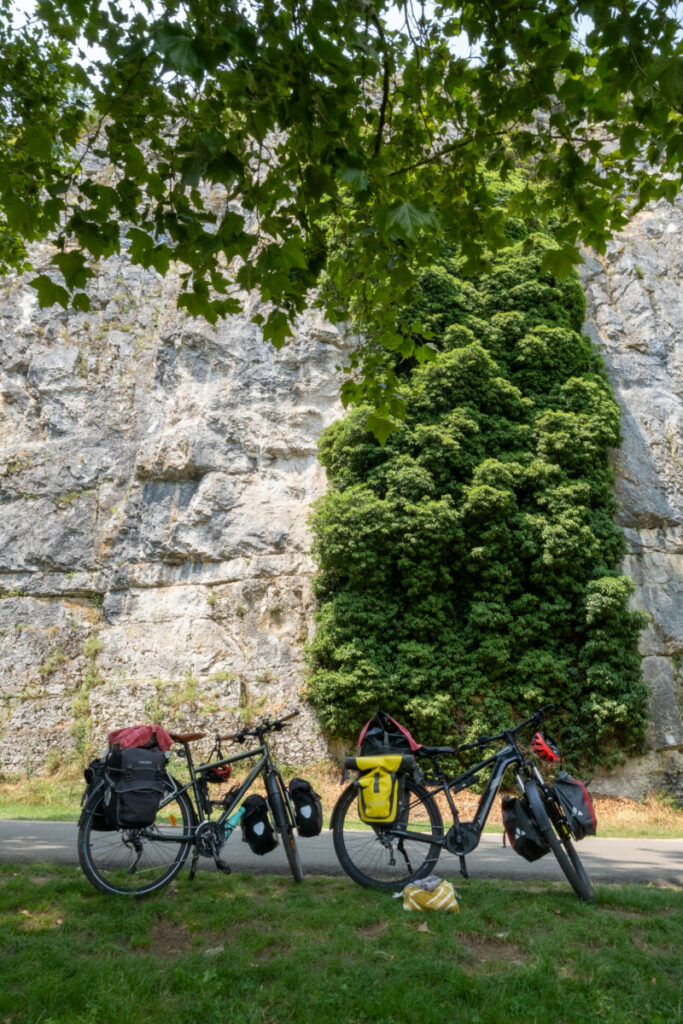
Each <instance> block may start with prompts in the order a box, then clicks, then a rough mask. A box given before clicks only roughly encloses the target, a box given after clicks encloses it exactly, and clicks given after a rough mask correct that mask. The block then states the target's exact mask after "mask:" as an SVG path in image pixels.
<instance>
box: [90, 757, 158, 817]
mask: <svg viewBox="0 0 683 1024" xmlns="http://www.w3.org/2000/svg"><path fill="white" fill-rule="evenodd" d="M165 776H166V758H165V756H164V754H163V753H162V751H161V750H159V749H158V748H153V749H145V748H142V747H124V748H123V749H120V748H118V747H114V748H113V749H112V750H111V751H110V752H109V754H108V755H107V758H106V764H105V769H104V777H105V779H106V780H107V782H108V783H109V785H108V786H107V787H106V789H105V790H104V795H103V798H102V805H103V808H102V809H103V814H104V820H105V822H106V825H107V826H108V827H109V828H145V827H146V826H147V825H151V824H152V823H153V822H154V819H155V818H156V815H157V811H158V810H159V804H160V803H161V800H162V798H163V796H164V793H165V792H166V788H167V783H166V782H165Z"/></svg>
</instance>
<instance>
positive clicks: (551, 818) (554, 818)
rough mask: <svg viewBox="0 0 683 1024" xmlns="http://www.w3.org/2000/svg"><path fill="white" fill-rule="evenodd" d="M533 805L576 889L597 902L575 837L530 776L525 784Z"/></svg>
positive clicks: (541, 826)
mask: <svg viewBox="0 0 683 1024" xmlns="http://www.w3.org/2000/svg"><path fill="white" fill-rule="evenodd" d="M524 789H525V792H526V795H527V799H528V801H529V807H530V808H531V812H532V814H533V815H534V818H535V819H536V824H537V825H538V827H539V828H540V830H541V832H542V833H543V835H544V837H545V839H546V841H547V843H548V845H549V846H550V849H551V850H552V851H553V853H554V854H555V859H556V861H557V863H558V864H559V865H560V867H561V869H562V872H563V874H564V876H565V878H566V879H567V881H568V882H569V884H570V885H571V887H572V889H573V890H574V892H575V893H576V895H577V896H578V897H579V899H582V900H584V901H585V902H586V903H592V902H593V886H592V885H591V883H590V881H589V880H588V875H587V874H586V871H585V869H584V866H583V864H582V863H581V860H580V858H579V855H578V853H577V852H576V850H575V849H574V844H573V843H572V840H571V837H570V836H569V835H566V834H565V832H566V830H565V829H563V828H562V825H561V819H560V814H559V812H558V810H557V808H556V807H555V806H554V804H553V802H552V801H551V800H550V799H549V798H548V797H547V796H546V795H545V793H544V792H543V790H542V789H541V788H540V786H539V785H538V783H537V782H535V781H534V780H533V779H530V780H529V781H528V782H526V784H525V786H524Z"/></svg>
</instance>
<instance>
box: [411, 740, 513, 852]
mask: <svg viewBox="0 0 683 1024" xmlns="http://www.w3.org/2000/svg"><path fill="white" fill-rule="evenodd" d="M507 738H508V744H507V745H506V746H505V747H503V749H502V750H499V751H498V752H497V753H495V754H491V756H490V757H487V758H484V760H483V761H480V762H479V763H478V764H475V765H473V766H472V767H471V768H468V769H467V771H465V772H463V773H462V774H461V775H457V776H455V777H454V778H452V779H446V777H445V776H444V774H443V772H442V771H441V768H440V766H439V764H438V760H436V759H432V763H433V764H434V767H435V770H436V772H437V774H438V785H435V786H427V787H426V788H427V790H428V792H429V794H430V795H431V796H434V795H435V794H437V793H445V794H446V799H447V801H448V806H449V807H450V809H451V814H452V816H453V827H452V828H450V829H449V830H448V832H447V833H446V835H445V836H443V837H442V838H441V839H439V838H437V837H435V836H432V835H429V836H427V835H424V834H423V833H420V832H409V831H406V830H403V829H400V828H395V827H392V829H391V834H392V836H393V837H395V838H397V839H411V840H414V841H415V842H418V843H429V844H435V845H438V846H442V847H445V848H446V849H447V850H449V852H450V853H455V854H457V855H458V856H461V857H462V856H465V854H467V853H471V852H472V850H474V849H475V848H476V847H477V846H478V845H479V840H480V838H481V835H482V832H483V830H484V825H485V824H486V821H487V819H488V816H489V814H490V812H491V808H492V806H493V802H494V800H495V799H496V797H497V795H498V792H499V791H500V787H501V785H502V783H503V778H504V776H505V772H506V771H507V770H508V768H510V767H512V766H513V765H516V766H517V767H518V768H521V769H525V768H526V769H527V771H528V768H527V765H526V761H525V759H524V756H523V754H522V752H521V751H520V749H519V748H518V746H517V744H516V743H515V741H514V739H513V738H512V737H511V736H508V737H507ZM489 765H493V770H492V772H491V775H490V776H489V779H488V782H487V783H486V787H485V789H484V792H483V793H482V794H481V797H480V798H479V803H478V805H477V810H476V812H475V815H474V818H472V820H471V821H461V820H460V815H459V814H458V809H457V807H456V806H455V802H454V800H453V794H454V793H459V792H461V791H462V790H463V789H469V787H470V786H472V785H474V784H475V783H476V782H478V781H479V775H480V773H481V772H482V771H483V770H484V769H485V768H488V766H489ZM517 781H518V783H519V784H520V787H522V782H521V778H520V777H519V773H517ZM522 788H523V787H522Z"/></svg>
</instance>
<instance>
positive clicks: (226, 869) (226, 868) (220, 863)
mask: <svg viewBox="0 0 683 1024" xmlns="http://www.w3.org/2000/svg"><path fill="white" fill-rule="evenodd" d="M216 867H217V868H218V870H219V871H222V872H223V874H224V875H231V874H232V868H231V867H230V865H229V864H226V862H225V861H224V860H221V859H220V857H216Z"/></svg>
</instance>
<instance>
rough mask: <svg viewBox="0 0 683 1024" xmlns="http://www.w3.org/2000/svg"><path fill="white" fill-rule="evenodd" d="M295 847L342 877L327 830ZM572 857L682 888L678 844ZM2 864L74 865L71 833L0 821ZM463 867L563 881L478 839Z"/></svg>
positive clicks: (252, 865) (589, 842) (237, 863)
mask: <svg viewBox="0 0 683 1024" xmlns="http://www.w3.org/2000/svg"><path fill="white" fill-rule="evenodd" d="M298 846H299V850H300V851H301V862H302V864H303V868H304V872H305V873H306V874H309V875H342V874H343V871H342V869H341V867H340V866H339V862H338V861H337V858H336V855H335V852H334V848H333V846H332V834H331V833H330V832H329V831H328V830H327V829H324V830H323V832H322V833H321V835H319V836H316V837H315V838H314V839H299V842H298ZM577 850H578V852H579V854H580V856H581V860H582V861H583V863H584V865H585V868H586V872H587V874H588V876H589V878H590V879H591V880H592V881H593V882H598V883H603V882H605V883H609V882H634V883H638V884H650V885H669V886H676V887H680V888H683V839H601V838H600V837H599V836H591V837H589V838H587V839H584V840H583V842H581V843H579V844H577ZM222 856H223V858H224V860H226V861H227V862H228V863H229V864H230V865H231V867H232V869H233V871H250V872H256V873H262V874H283V873H284V874H287V873H288V872H289V868H288V866H287V862H286V860H285V856H284V853H283V852H282V850H280V849H276V850H273V852H272V853H269V854H267V855H266V856H265V857H257V856H256V854H254V853H252V852H251V850H250V849H249V847H248V845H247V844H246V843H244V842H242V839H241V835H240V833H239V832H237V833H235V834H234V835H233V836H231V838H230V839H229V840H228V842H227V843H226V845H225V847H224V849H223V854H222ZM0 861H4V862H8V861H17V862H19V863H24V864H26V863H39V862H48V863H60V864H77V863H78V856H77V852H76V825H75V824H74V823H73V822H55V821H0ZM200 865H201V866H202V867H206V868H210V869H213V863H212V861H211V860H206V859H202V860H200ZM467 866H468V869H469V872H470V876H471V877H472V878H511V879H519V880H527V881H533V880H536V879H538V880H553V879H558V880H559V879H563V878H564V876H563V875H562V873H561V872H560V868H559V866H558V864H557V862H556V860H555V858H554V857H553V856H552V854H549V855H548V856H546V857H543V858H541V859H540V860H537V861H534V863H533V864H529V863H528V862H527V861H525V860H523V859H522V858H521V857H519V856H518V855H517V854H515V853H514V851H513V850H511V849H510V847H509V846H507V847H503V841H502V836H501V835H489V834H487V835H484V836H482V840H481V842H480V844H479V846H478V847H477V849H476V850H475V851H474V852H473V853H471V854H470V855H469V856H468V858H467ZM435 871H436V873H437V874H439V875H440V876H441V877H445V878H448V877H451V878H452V877H454V876H456V875H458V876H459V871H460V864H459V861H458V859H457V857H453V856H451V855H450V854H448V853H446V852H444V853H442V855H441V857H440V858H439V861H438V863H437V866H436V869H435Z"/></svg>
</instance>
